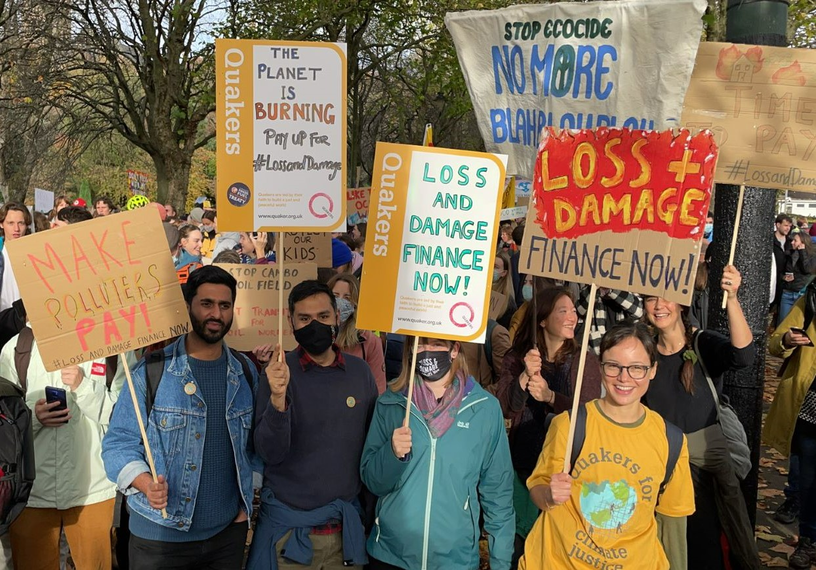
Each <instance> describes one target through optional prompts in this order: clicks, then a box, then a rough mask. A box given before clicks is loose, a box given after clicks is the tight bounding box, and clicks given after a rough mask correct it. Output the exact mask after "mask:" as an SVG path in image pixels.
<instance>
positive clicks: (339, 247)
mask: <svg viewBox="0 0 816 570" xmlns="http://www.w3.org/2000/svg"><path fill="white" fill-rule="evenodd" d="M350 261H351V250H350V249H349V246H347V245H346V244H344V243H343V242H342V241H340V240H339V239H337V238H332V267H333V268H336V267H340V266H341V265H345V264H346V263H349V262H350Z"/></svg>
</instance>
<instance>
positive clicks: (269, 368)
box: [266, 345, 289, 412]
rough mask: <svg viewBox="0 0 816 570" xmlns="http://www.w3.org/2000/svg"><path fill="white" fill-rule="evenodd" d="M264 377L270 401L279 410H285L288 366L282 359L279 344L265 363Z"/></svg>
mask: <svg viewBox="0 0 816 570" xmlns="http://www.w3.org/2000/svg"><path fill="white" fill-rule="evenodd" d="M266 379H267V381H268V382H269V390H270V392H271V394H272V395H271V396H270V401H271V402H272V405H273V406H274V407H275V409H276V410H278V411H279V412H284V411H286V389H287V388H288V386H289V366H288V365H287V364H286V360H284V359H283V350H282V349H281V346H280V345H277V346H276V347H275V352H274V353H273V354H272V359H271V360H270V361H269V364H267V365H266Z"/></svg>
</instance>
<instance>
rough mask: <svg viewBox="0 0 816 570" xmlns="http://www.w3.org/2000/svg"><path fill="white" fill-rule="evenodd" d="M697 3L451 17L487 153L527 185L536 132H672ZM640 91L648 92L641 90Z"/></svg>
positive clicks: (521, 9)
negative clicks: (500, 156)
mask: <svg viewBox="0 0 816 570" xmlns="http://www.w3.org/2000/svg"><path fill="white" fill-rule="evenodd" d="M705 9H706V1H705V0H628V1H619V2H558V3H552V4H535V5H532V4H530V5H520V6H512V7H510V8H505V9H502V10H493V11H486V10H479V11H471V12H451V13H448V14H447V15H446V16H445V24H446V25H447V27H448V30H450V33H451V35H452V36H453V41H454V43H455V44H456V52H457V54H458V56H459V64H460V65H461V67H462V72H463V74H464V76H465V81H466V82H467V85H468V89H469V90H470V97H471V100H472V101H473V108H474V110H475V112H476V120H477V122H478V124H479V130H480V131H481V133H482V138H483V139H484V142H485V148H486V149H487V151H488V152H501V153H504V154H507V155H508V156H509V157H510V158H509V162H508V167H507V172H508V174H515V175H518V176H520V177H522V178H526V179H533V170H534V167H535V162H536V150H537V148H538V143H539V136H540V133H541V130H542V129H543V128H544V127H556V128H559V129H592V128H596V127H602V126H607V127H626V128H632V129H638V128H640V129H667V128H672V127H678V126H680V124H679V119H680V113H681V111H682V108H683V96H684V94H685V90H686V87H687V86H688V82H689V78H690V76H691V70H692V67H693V62H694V54H695V53H696V50H697V44H698V43H699V41H700V34H701V32H702V25H703V23H702V20H701V17H702V15H703V12H704V11H705ZM645 86H648V87H645Z"/></svg>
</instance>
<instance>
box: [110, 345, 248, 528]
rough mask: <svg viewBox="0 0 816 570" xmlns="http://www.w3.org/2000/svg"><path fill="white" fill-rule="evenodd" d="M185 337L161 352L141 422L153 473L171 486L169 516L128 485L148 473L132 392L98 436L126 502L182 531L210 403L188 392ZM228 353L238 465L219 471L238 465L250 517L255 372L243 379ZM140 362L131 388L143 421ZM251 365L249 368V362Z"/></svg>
mask: <svg viewBox="0 0 816 570" xmlns="http://www.w3.org/2000/svg"><path fill="white" fill-rule="evenodd" d="M185 338H186V337H185V336H182V337H181V338H179V339H178V340H177V341H175V342H174V343H173V344H171V345H170V346H168V347H167V348H165V349H164V374H163V376H162V380H161V383H160V384H159V388H158V390H157V392H156V397H155V400H154V402H153V408H152V410H151V412H150V417H149V418H148V419H147V421H146V422H145V428H146V430H147V441H148V442H149V444H150V450H151V452H152V453H153V460H154V462H155V465H156V473H157V474H158V475H164V476H165V478H166V480H167V485H168V497H167V509H166V510H167V518H166V519H163V518H162V515H161V511H158V510H156V509H153V508H152V507H151V506H150V504H149V503H148V501H147V498H146V497H145V495H144V494H143V493H140V492H139V491H137V490H136V489H135V488H134V487H132V484H133V480H134V479H136V477H137V476H138V475H140V474H142V473H149V472H150V469H149V467H148V464H147V460H146V456H145V451H144V446H143V445H142V442H141V435H140V433H139V424H138V423H137V420H136V415H135V412H134V410H133V399H132V397H131V395H130V390H128V389H123V390H122V393H121V395H120V397H119V402H118V403H117V405H116V407H115V408H114V410H113V417H112V418H111V422H110V427H109V429H108V432H107V434H106V435H105V438H104V440H103V441H102V460H103V461H104V463H105V471H106V473H107V475H108V478H109V479H110V480H111V481H114V482H115V483H116V485H117V486H118V487H119V490H120V491H121V492H122V493H124V494H126V495H131V496H130V497H129V498H128V506H129V507H130V508H131V509H133V510H134V511H136V512H137V513H138V514H140V515H142V516H143V517H145V518H147V519H148V520H150V521H152V522H154V523H156V524H159V525H162V526H166V527H171V528H175V529H178V530H181V531H187V530H189V529H190V524H191V523H192V518H193V512H194V511H195V505H196V497H197V495H198V485H199V479H200V473H201V471H200V470H199V469H198V468H197V467H196V466H198V465H201V460H202V457H203V455H204V439H205V437H206V434H207V430H206V417H207V404H206V402H204V400H203V399H202V398H201V391H200V390H198V389H196V391H195V392H194V393H193V394H192V395H188V394H187V393H185V390H184V388H185V386H186V385H187V384H189V383H193V385H195V384H196V380H195V378H193V375H192V372H191V371H190V366H189V364H188V362H187V353H186V351H185V346H184V340H185ZM223 349H224V350H226V351H227V381H226V390H227V418H226V419H227V427H228V429H229V432H230V436H231V439H232V443H233V453H234V454H235V463H234V464H232V465H223V466H222V467H223V469H236V468H237V477H238V484H239V486H240V491H241V496H242V497H243V501H244V510H245V511H246V513H247V515H248V516H249V517H250V518H251V516H252V498H253V489H252V472H253V469H255V470H260V461H259V460H258V459H257V458H256V455H255V453H254V448H253V446H252V435H251V430H252V426H253V421H252V413H253V406H254V393H255V389H256V388H257V374H256V373H255V372H253V373H252V376H253V378H252V379H251V386H252V388H251V389H250V383H248V382H247V381H246V380H245V379H244V378H243V375H244V374H243V371H242V367H241V363H240V362H239V361H238V360H236V359H235V357H234V356H233V354H232V353H231V352H230V351H229V349H228V348H227V346H226V344H225V345H224V347H223ZM145 369H146V367H145V360H144V359H142V360H140V361H139V363H138V364H137V365H136V367H135V368H134V369H133V373H132V378H133V385H134V387H135V389H136V397H137V399H138V401H139V408H140V410H141V414H142V418H144V417H145ZM250 369H252V370H254V366H250Z"/></svg>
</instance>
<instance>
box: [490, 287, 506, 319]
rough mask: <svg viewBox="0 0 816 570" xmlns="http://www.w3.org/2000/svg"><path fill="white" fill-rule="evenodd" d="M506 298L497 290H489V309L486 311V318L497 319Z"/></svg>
mask: <svg viewBox="0 0 816 570" xmlns="http://www.w3.org/2000/svg"><path fill="white" fill-rule="evenodd" d="M506 298H507V296H506V295H504V294H502V293H499V292H498V291H491V292H490V310H489V311H488V313H487V318H489V319H493V320H494V321H497V320H499V317H501V316H502V314H501V307H502V305H503V304H504V300H505V299H506Z"/></svg>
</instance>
